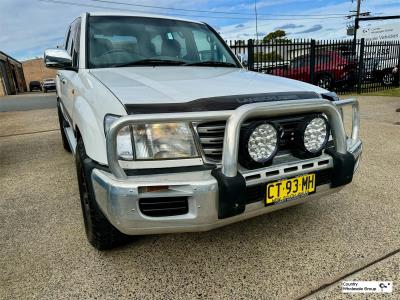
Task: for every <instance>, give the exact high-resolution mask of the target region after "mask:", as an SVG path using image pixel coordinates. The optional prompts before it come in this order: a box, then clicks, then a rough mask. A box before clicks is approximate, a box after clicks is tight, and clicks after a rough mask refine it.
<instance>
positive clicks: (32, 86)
mask: <svg viewBox="0 0 400 300" xmlns="http://www.w3.org/2000/svg"><path fill="white" fill-rule="evenodd" d="M29 91H30V92H33V91H39V92H41V91H42V85H41V84H40V82H39V81H36V80H32V81H31V82H29Z"/></svg>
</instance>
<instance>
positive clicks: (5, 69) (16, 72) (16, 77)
mask: <svg viewBox="0 0 400 300" xmlns="http://www.w3.org/2000/svg"><path fill="white" fill-rule="evenodd" d="M25 91H26V82H25V77H24V72H23V70H22V64H21V63H20V62H19V61H17V60H15V59H14V58H12V57H11V56H9V55H7V54H5V53H4V52H1V51H0V96H5V95H14V94H17V93H23V92H25Z"/></svg>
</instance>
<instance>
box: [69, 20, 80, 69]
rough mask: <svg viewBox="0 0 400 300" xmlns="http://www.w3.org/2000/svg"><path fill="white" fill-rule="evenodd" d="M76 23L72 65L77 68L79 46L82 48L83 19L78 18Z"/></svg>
mask: <svg viewBox="0 0 400 300" xmlns="http://www.w3.org/2000/svg"><path fill="white" fill-rule="evenodd" d="M75 22H76V25H75V35H74V43H73V46H72V47H71V48H72V53H71V57H72V66H73V67H75V68H78V67H79V48H80V37H81V19H80V18H78V19H77V20H76V21H75Z"/></svg>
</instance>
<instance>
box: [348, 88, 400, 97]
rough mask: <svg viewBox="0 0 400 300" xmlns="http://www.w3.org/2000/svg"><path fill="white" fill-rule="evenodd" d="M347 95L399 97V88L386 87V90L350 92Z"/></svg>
mask: <svg viewBox="0 0 400 300" xmlns="http://www.w3.org/2000/svg"><path fill="white" fill-rule="evenodd" d="M349 96H388V97H400V88H395V89H387V90H382V91H376V92H371V93H361V94H350V95H349Z"/></svg>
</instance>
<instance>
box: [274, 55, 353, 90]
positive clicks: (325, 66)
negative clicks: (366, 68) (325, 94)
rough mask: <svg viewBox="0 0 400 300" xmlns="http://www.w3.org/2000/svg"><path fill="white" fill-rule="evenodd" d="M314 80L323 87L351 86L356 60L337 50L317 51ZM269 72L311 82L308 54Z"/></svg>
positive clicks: (329, 88)
mask: <svg viewBox="0 0 400 300" xmlns="http://www.w3.org/2000/svg"><path fill="white" fill-rule="evenodd" d="M314 70H315V71H314V72H315V73H314V82H312V83H313V84H315V85H318V86H320V87H322V88H324V89H328V90H331V89H333V88H339V87H344V86H346V87H352V86H354V84H355V82H356V78H357V76H356V71H357V62H356V61H355V60H354V59H351V58H348V57H345V56H344V55H341V54H340V53H339V52H337V51H324V52H318V53H317V54H316V55H315V69H314ZM268 73H269V74H273V75H278V76H283V77H288V78H292V79H296V80H301V81H305V82H311V72H310V55H308V54H307V55H302V56H298V57H296V58H294V59H293V60H291V61H290V63H289V65H287V66H284V67H279V68H272V69H270V70H269V71H268Z"/></svg>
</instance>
